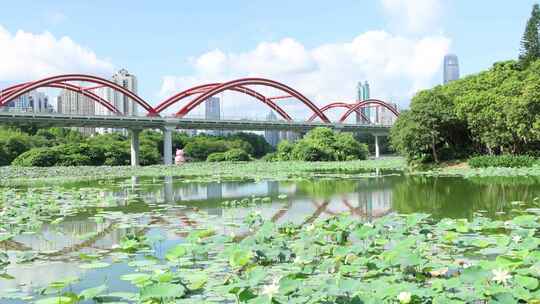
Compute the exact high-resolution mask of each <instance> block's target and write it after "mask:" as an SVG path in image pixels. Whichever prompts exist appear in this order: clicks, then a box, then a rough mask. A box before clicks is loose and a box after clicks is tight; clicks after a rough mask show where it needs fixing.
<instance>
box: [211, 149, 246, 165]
mask: <svg viewBox="0 0 540 304" xmlns="http://www.w3.org/2000/svg"><path fill="white" fill-rule="evenodd" d="M206 160H207V161H209V162H222V161H248V160H250V157H249V154H248V153H247V152H246V151H244V150H242V149H239V148H233V149H230V150H228V151H226V152H215V153H212V154H210V155H208V158H207V159H206Z"/></svg>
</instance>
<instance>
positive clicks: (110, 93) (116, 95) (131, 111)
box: [95, 69, 138, 134]
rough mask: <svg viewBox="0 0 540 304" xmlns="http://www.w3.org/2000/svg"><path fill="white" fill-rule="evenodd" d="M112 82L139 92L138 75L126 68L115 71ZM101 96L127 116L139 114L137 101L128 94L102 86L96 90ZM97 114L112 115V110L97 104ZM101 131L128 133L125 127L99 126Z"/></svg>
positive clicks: (98, 130)
mask: <svg viewBox="0 0 540 304" xmlns="http://www.w3.org/2000/svg"><path fill="white" fill-rule="evenodd" d="M110 80H111V81H112V82H114V83H116V84H117V85H119V86H121V87H124V88H125V89H127V90H129V91H131V92H133V93H135V94H137V87H138V86H137V77H136V76H135V75H133V74H130V73H129V72H128V71H127V70H126V69H121V70H119V71H118V72H117V73H115V74H114V75H113V76H112V77H111V79H110ZM95 93H96V94H97V95H98V96H100V97H101V98H103V99H105V100H107V101H109V102H110V103H111V104H112V105H113V106H114V107H115V108H117V109H118V111H119V112H120V113H121V114H122V115H125V116H136V115H137V114H138V108H137V103H136V102H135V101H134V100H132V99H131V98H129V97H128V96H126V95H124V94H122V93H121V92H118V91H116V90H113V89H111V88H108V87H102V88H99V89H97V90H96V91H95ZM95 108H96V115H112V113H111V111H109V110H108V109H107V108H105V107H104V106H102V105H100V104H96V105H95ZM97 132H99V133H111V132H121V133H124V134H127V130H124V129H112V128H98V129H97Z"/></svg>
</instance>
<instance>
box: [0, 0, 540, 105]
mask: <svg viewBox="0 0 540 304" xmlns="http://www.w3.org/2000/svg"><path fill="white" fill-rule="evenodd" d="M533 3H535V1H529V0H519V1H502V0H498V1H493V0H492V1H487V0H478V1H470V0H469V1H466V0H454V1H451V0H371V1H351V0H345V1H319V0H311V1H304V0H302V1H259V0H255V1H234V0H230V1H207V0H199V1H139V0H133V1H105V0H98V1H73V0H71V1H35V0H34V1H30V0H19V1H16V2H11V3H10V4H4V5H3V6H2V10H0V26H1V27H3V30H4V31H5V32H7V33H9V35H11V38H13V37H14V36H15V35H16V33H17V31H24V32H25V33H26V34H28V35H33V36H32V37H33V38H32V37H31V38H29V39H30V40H29V41H30V44H31V41H32V40H31V39H36V40H39V37H40V35H43V33H44V32H49V33H50V34H51V35H52V37H53V39H55V40H54V41H56V43H58V41H59V40H60V39H61V38H62V37H68V38H69V39H70V40H71V41H72V42H73V44H74V45H75V46H81V47H83V48H84V49H85V51H87V52H88V53H90V55H95V57H96V61H97V63H96V64H93V63H88V58H89V57H87V55H88V54H85V55H84V56H81V58H78V57H77V56H79V55H80V54H79V53H80V52H79V51H77V50H75V51H74V50H73V49H72V50H71V51H70V50H67V51H66V53H63V50H64V49H65V48H64V47H65V46H63V45H60V46H56V48H54V47H51V48H52V49H53V51H51V52H47V51H44V52H40V51H34V52H33V53H32V54H24V53H25V52H24V51H23V50H24V47H28V42H27V43H26V44H24V43H23V46H21V45H14V46H13V49H16V50H18V52H17V54H16V55H12V56H15V57H14V58H15V61H17V59H20V60H21V61H25V62H26V64H30V63H32V62H34V60H35V61H36V62H38V63H39V66H43V69H42V70H43V73H45V74H47V73H53V72H57V71H58V72H77V71H78V69H80V70H83V71H84V72H89V73H91V72H93V73H97V74H107V73H109V72H110V71H111V70H115V69H118V68H121V67H125V68H127V69H128V70H129V71H130V72H133V73H135V74H136V75H137V76H138V78H139V94H140V95H141V96H143V97H144V98H147V99H150V100H159V99H160V98H162V97H164V96H166V95H167V94H169V93H171V92H173V91H174V90H177V89H181V88H184V87H187V86H189V85H191V84H194V83H197V82H200V81H206V80H207V79H208V80H209V81H210V80H220V81H221V80H227V79H228V78H230V77H241V76H252V75H254V74H257V73H259V72H260V73H261V75H260V76H267V77H273V78H274V77H279V78H281V79H278V80H283V81H285V82H287V83H290V84H292V85H293V86H295V88H297V89H299V90H300V91H306V92H307V93H306V94H307V95H309V96H310V97H312V98H314V99H320V100H323V99H325V100H326V99H328V98H333V96H336V97H335V98H346V97H347V96H348V95H347V94H349V95H351V96H353V95H354V92H352V93H350V92H351V91H354V83H355V82H356V79H355V78H359V79H368V80H370V81H371V82H376V83H373V86H374V94H376V95H377V96H376V97H378V96H380V97H381V98H387V99H394V100H397V101H398V102H399V103H400V104H401V105H404V106H405V105H406V103H407V102H408V100H409V99H410V96H411V95H412V94H413V93H414V91H415V90H417V89H419V88H423V87H430V86H432V85H434V84H437V83H439V82H440V81H441V78H442V76H441V72H440V68H441V67H440V64H439V62H440V60H442V59H440V58H439V57H441V56H442V54H443V53H446V52H447V51H450V52H453V53H456V54H457V55H458V56H459V58H460V64H461V71H462V74H470V73H475V72H478V71H481V70H483V69H486V68H488V67H489V66H490V65H491V64H492V63H493V62H495V61H500V60H506V59H512V58H516V57H517V54H518V51H519V41H520V38H521V35H522V33H523V29H524V26H525V22H526V19H527V18H528V16H529V14H530V10H531V6H532V4H533ZM406 12H409V13H406ZM373 31H379V34H380V33H381V32H382V33H384V34H385V35H386V36H384V37H383V36H380V35H379V36H377V37H375V38H374V37H372V36H373V35H372V36H369V35H368V36H362V35H365V34H366V33H373ZM359 36H362V37H363V38H362V39H359V40H357V41H356V43H357V44H359V45H357V46H356V47H351V46H350V44H354V43H353V41H354V40H355V38H358V37H359ZM287 38H288V39H290V41H289V42H290V43H287V42H284V39H287ZM373 39H374V40H376V41H379V42H378V44H374V46H373V48H374V49H375V50H376V49H377V48H378V47H379V46H380V45H385V49H384V50H381V53H384V54H385V56H384V57H370V56H376V55H377V54H373V53H377V51H374V52H371V53H369V54H367V53H363V51H362V50H359V49H362V43H369V42H370V41H372V40H373ZM395 39H397V40H395ZM423 39H428V40H429V39H431V40H435V41H431V42H426V44H424V43H423V42H422V41H424V40H423ZM16 40H17V39H4V40H3V42H2V39H0V47H1V48H8V49H9V48H11V44H17V43H18V42H17V41H16ZM402 40H403V45H402V46H401V47H403V48H404V49H403V50H401V49H400V48H399V47H397V48H395V49H394V48H393V47H392V44H393V43H394V42H395V41H402ZM54 41H53V44H54ZM291 41H292V42H291ZM384 41H386V42H384ZM383 42H384V43H383ZM261 43H262V44H264V43H266V45H263V46H262V47H261V48H259V51H260V52H257V51H256V50H257V47H258V46H261ZM380 43H382V44H380ZM389 44H390V45H389ZM38 45H40V44H38ZM422 45H425V47H423V49H424V50H422V51H419V48H422ZM265 46H266V47H267V48H265ZM289 46H290V47H292V48H294V49H296V50H298V54H297V55H294V56H292V57H294V60H295V61H294V62H293V63H288V62H287V61H286V59H287V58H283V57H280V56H282V55H279V54H282V53H283V52H285V54H287V50H288V47H289ZM71 47H73V46H71ZM41 48H47V44H45V46H41V47H40V49H41ZM68 48H69V47H68ZM351 48H353V49H355V50H354V51H353V50H351ZM328 49H332V51H328ZM268 50H270V51H268ZM302 50H303V51H302ZM4 52H5V51H4ZM269 52H270V53H271V54H269ZM272 52H274V53H272ZM393 52H395V53H393ZM419 52H420V53H419ZM430 52H431V53H430ZM304 53H305V54H304ZM205 54H210V55H212V54H213V56H210V55H209V56H204V55H205ZM261 54H263V57H264V58H263V59H262V63H264V65H263V66H261V60H260V58H259V57H260V55H261ZM276 54H277V55H276ZM321 54H323V55H321ZM400 54H411V56H413V55H414V56H415V58H416V61H417V62H419V66H420V65H421V64H423V61H424V60H422V58H423V57H424V56H426V58H428V57H429V58H431V59H430V60H426V62H427V61H430V63H429V66H428V63H426V66H423V67H419V69H424V70H422V72H421V73H419V74H418V75H416V74H415V72H413V71H410V70H411V69H414V68H415V67H414V66H412V67H410V66H409V67H408V68H406V69H405V70H404V71H396V69H398V70H399V69H400V66H403V61H395V62H393V63H392V60H393V58H394V56H399V55H400ZM0 55H2V51H0ZM62 56H63V59H59V58H58V57H62ZM258 56H259V57H258ZM275 56H278V57H279V58H278V60H276V62H275V65H276V67H273V66H272V64H274V63H273V62H272V61H273V60H272V59H273V58H276V57H275ZM284 56H285V57H287V55H284ZM302 56H305V57H306V58H303V57H302ZM332 56H335V57H336V58H337V57H339V58H337V59H336V61H337V62H332V63H330V62H329V61H331V59H332ZM347 56H351V57H352V56H358V60H356V61H354V62H355V64H358V66H356V65H355V66H354V67H355V69H356V70H358V73H355V71H354V69H351V68H350V66H351V64H349V63H348V61H347V58H344V57H347ZM3 57H4V60H7V59H6V57H7V58H11V57H10V56H3ZM49 57H50V58H49ZM54 57H57V58H54ZM323 57H324V58H323ZM212 58H213V59H212ZM257 58H259V59H257ZM207 59H208V60H207ZM0 60H2V59H0ZM10 60H11V61H13V58H11V59H10ZM59 60H63V61H62V62H61V63H59ZM205 60H206V61H205ZM239 60H244V61H245V62H246V63H245V65H248V66H238V64H237V61H239ZM249 60H253V61H254V63H253V64H251V63H250V62H249ZM257 60H259V61H257ZM264 61H270V62H264ZM332 61H333V60H332ZM216 62H217V63H216ZM299 62H300V63H299ZM362 62H364V63H366V62H367V63H370V64H371V63H373V62H376V63H378V64H380V66H381V69H386V72H385V74H381V75H375V74H377V73H382V72H380V71H378V70H379V69H377V64H373V65H372V66H370V67H369V68H366V69H364V68H363V64H362ZM212 63H214V64H216V66H215V67H214V66H209V65H211V64H212ZM387 63H388V64H387ZM296 64H299V66H298V69H295V68H291V69H290V70H287V69H285V70H283V67H282V66H283V65H290V66H293V67H295V66H296ZM340 64H341V65H342V67H341V66H340ZM436 64H437V66H435V65H436ZM36 65H38V64H36ZM278 65H282V66H278ZM365 65H367V64H365ZM252 66H253V67H255V68H256V67H260V71H258V70H256V69H255V68H253V67H252ZM315 66H316V67H317V68H316V67H315ZM384 66H386V68H384ZM25 67H27V65H21V67H20V70H18V71H14V70H16V69H18V66H17V64H14V63H11V64H10V69H7V70H5V71H2V67H1V64H0V81H2V82H14V81H19V80H29V79H33V78H35V77H38V76H42V75H41V74H40V72H39V71H36V70H35V69H28V68H26V69H25ZM341 68H343V70H344V72H343V73H344V74H346V75H347V77H348V78H347V79H350V81H348V80H344V79H343V78H339V77H338V76H340V77H342V76H343V75H337V74H340V73H339V71H340V69H341ZM306 69H307V70H309V72H306ZM407 69H408V70H407ZM435 69H436V71H435ZM21 70H23V71H21ZM24 70H27V72H25V71H24ZM332 73H336V75H334V74H332ZM244 74H250V75H244ZM371 75H374V76H373V77H371ZM167 77H168V78H167ZM327 78H328V79H327ZM372 78H373V79H372ZM166 79H168V81H167V80H166ZM310 83H317V84H319V85H318V87H320V88H315V87H310ZM321 83H325V84H328V85H320V84H321ZM341 83H343V87H339V88H338V86H340V85H339V84H341ZM304 87H305V89H304ZM351 98H352V97H351ZM320 103H324V102H322V101H320Z"/></svg>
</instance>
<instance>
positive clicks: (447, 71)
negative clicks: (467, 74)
mask: <svg viewBox="0 0 540 304" xmlns="http://www.w3.org/2000/svg"><path fill="white" fill-rule="evenodd" d="M443 69H444V71H443V83H444V84H447V83H449V82H450V81H454V80H458V79H459V61H458V57H457V56H456V55H454V54H448V55H446V56H444V67H443Z"/></svg>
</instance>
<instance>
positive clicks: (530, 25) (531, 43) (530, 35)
mask: <svg viewBox="0 0 540 304" xmlns="http://www.w3.org/2000/svg"><path fill="white" fill-rule="evenodd" d="M539 26H540V6H539V5H538V4H535V5H533V9H532V12H531V17H530V18H529V20H528V21H527V26H526V27H525V33H523V38H521V53H520V55H519V59H520V62H521V63H522V65H523V66H524V67H527V66H528V65H529V64H530V63H531V62H533V61H535V60H536V59H538V58H540V39H539V37H538V30H539Z"/></svg>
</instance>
